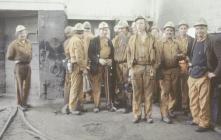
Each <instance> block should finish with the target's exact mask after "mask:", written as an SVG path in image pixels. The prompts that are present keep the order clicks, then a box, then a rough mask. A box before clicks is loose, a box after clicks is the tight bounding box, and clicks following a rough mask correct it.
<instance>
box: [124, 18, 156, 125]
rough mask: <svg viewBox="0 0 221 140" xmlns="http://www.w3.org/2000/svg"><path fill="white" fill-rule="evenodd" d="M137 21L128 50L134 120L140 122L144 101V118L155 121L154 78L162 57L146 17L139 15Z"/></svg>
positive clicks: (151, 121)
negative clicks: (153, 117)
mask: <svg viewBox="0 0 221 140" xmlns="http://www.w3.org/2000/svg"><path fill="white" fill-rule="evenodd" d="M135 23H136V27H137V33H136V34H134V35H132V36H131V37H130V40H129V44H128V52H127V63H128V68H129V75H130V76H131V82H132V87H133V115H134V120H133V122H134V123H138V122H140V120H141V116H142V104H143V102H144V120H146V121H147V122H148V123H153V119H152V99H153V91H154V79H155V76H156V69H157V67H158V66H159V63H160V59H159V55H158V52H157V50H156V47H155V45H156V41H155V38H154V37H153V36H152V35H151V34H150V32H147V31H149V27H150V26H149V24H148V23H147V22H146V19H145V18H144V17H142V16H139V17H137V18H136V19H135Z"/></svg>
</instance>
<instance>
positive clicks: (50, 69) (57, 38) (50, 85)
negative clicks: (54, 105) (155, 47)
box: [38, 11, 67, 99]
mask: <svg viewBox="0 0 221 140" xmlns="http://www.w3.org/2000/svg"><path fill="white" fill-rule="evenodd" d="M66 19H67V18H66V15H65V13H64V11H39V12H38V37H39V43H40V44H39V57H40V58H39V64H40V97H42V98H50V99H54V98H57V97H61V96H63V83H64V71H63V67H62V59H64V53H63V46H62V44H63V41H64V28H65V26H66V21H67V20H66Z"/></svg>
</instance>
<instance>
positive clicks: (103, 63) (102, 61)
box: [99, 58, 107, 66]
mask: <svg viewBox="0 0 221 140" xmlns="http://www.w3.org/2000/svg"><path fill="white" fill-rule="evenodd" d="M99 63H100V64H101V65H102V66H104V65H106V63H107V62H106V60H105V59H102V58H100V59H99Z"/></svg>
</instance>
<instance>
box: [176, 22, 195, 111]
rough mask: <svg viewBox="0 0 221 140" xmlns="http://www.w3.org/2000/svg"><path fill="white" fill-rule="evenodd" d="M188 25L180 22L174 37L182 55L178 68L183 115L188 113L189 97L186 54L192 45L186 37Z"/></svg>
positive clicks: (190, 40)
mask: <svg viewBox="0 0 221 140" xmlns="http://www.w3.org/2000/svg"><path fill="white" fill-rule="evenodd" d="M188 28H189V25H188V24H187V23H186V22H185V21H183V20H182V21H180V22H179V24H178V30H179V34H178V36H177V37H176V39H177V41H178V43H179V46H180V50H181V53H182V55H180V57H179V58H178V59H179V66H180V91H181V98H180V99H181V104H180V105H181V107H182V111H183V113H184V114H185V115H188V113H189V112H190V109H189V95H188V84H187V79H188V77H189V75H188V63H189V62H188V61H189V58H188V54H189V51H190V49H189V48H191V47H192V45H193V38H192V37H190V36H189V35H187V31H188Z"/></svg>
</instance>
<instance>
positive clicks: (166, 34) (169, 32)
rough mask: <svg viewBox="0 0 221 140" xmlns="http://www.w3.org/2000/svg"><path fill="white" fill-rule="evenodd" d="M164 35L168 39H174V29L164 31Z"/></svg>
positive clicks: (169, 28)
mask: <svg viewBox="0 0 221 140" xmlns="http://www.w3.org/2000/svg"><path fill="white" fill-rule="evenodd" d="M164 33H165V37H166V38H167V39H171V38H173V35H174V29H173V28H171V27H167V28H166V29H165V30H164Z"/></svg>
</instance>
